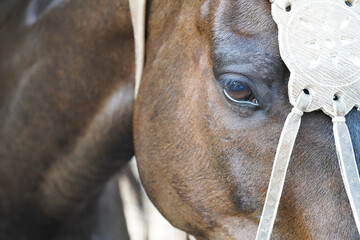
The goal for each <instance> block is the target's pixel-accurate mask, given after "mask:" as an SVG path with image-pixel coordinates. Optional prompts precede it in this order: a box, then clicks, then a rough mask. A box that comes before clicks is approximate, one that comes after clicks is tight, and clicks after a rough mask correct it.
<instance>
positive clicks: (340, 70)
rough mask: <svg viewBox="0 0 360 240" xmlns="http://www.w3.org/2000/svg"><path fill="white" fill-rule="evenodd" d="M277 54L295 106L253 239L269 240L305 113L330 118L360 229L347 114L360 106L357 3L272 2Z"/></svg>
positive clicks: (339, 0)
mask: <svg viewBox="0 0 360 240" xmlns="http://www.w3.org/2000/svg"><path fill="white" fill-rule="evenodd" d="M271 13H272V16H273V18H274V20H275V22H276V23H277V26H278V30H279V48H280V55H281V57H282V59H283V61H284V62H285V64H286V66H287V67H288V69H289V70H290V80H289V85H288V86H289V89H288V92H289V98H290V102H291V104H292V105H293V106H294V108H293V109H292V111H291V113H289V115H288V117H287V119H286V121H285V124H284V128H283V130H282V132H281V136H280V140H279V144H278V148H277V151H276V155H275V160H274V165H273V169H272V173H271V177H270V182H269V187H268V190H267V194H266V199H265V204H264V208H263V212H262V215H261V219H260V224H259V227H258V231H257V234H256V240H264V239H270V236H271V232H272V229H273V226H274V222H275V218H276V213H277V209H278V206H279V202H280V198H281V192H282V189H283V186H284V181H285V176H286V171H287V168H288V165H289V161H290V156H291V153H292V150H293V147H294V143H295V139H296V135H297V133H298V130H299V127H300V121H301V116H302V115H303V112H312V111H314V110H318V109H321V110H322V111H323V112H324V113H326V114H327V115H329V116H330V117H331V118H332V122H333V131H334V137H335V144H336V151H337V154H338V160H339V164H340V170H341V175H342V178H343V182H344V185H345V190H346V193H347V195H348V198H349V202H350V206H351V209H352V212H353V216H354V219H355V222H356V226H357V229H358V231H359V232H360V180H359V172H358V168H357V165H356V161H355V154H354V150H353V146H352V142H351V138H350V134H349V130H348V128H347V126H346V123H345V115H346V114H347V113H348V112H349V111H350V110H351V109H352V108H354V107H358V108H359V106H360V80H359V79H360V42H359V41H360V4H359V3H356V2H355V0H354V1H352V2H345V1H344V0H274V1H273V2H272V6H271Z"/></svg>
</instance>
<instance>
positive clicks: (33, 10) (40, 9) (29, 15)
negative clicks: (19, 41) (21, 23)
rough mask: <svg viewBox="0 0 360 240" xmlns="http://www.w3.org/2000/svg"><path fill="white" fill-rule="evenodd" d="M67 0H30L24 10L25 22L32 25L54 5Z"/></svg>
mask: <svg viewBox="0 0 360 240" xmlns="http://www.w3.org/2000/svg"><path fill="white" fill-rule="evenodd" d="M64 2H68V0H31V1H30V2H29V5H28V7H27V9H26V12H25V24H26V25H33V24H34V23H36V22H37V20H39V19H40V18H41V17H42V16H44V15H45V14H46V13H47V12H49V11H50V10H51V9H53V8H54V7H57V6H59V5H60V4H63V3H64Z"/></svg>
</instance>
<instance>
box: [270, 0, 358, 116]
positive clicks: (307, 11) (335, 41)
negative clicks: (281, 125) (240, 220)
mask: <svg viewBox="0 0 360 240" xmlns="http://www.w3.org/2000/svg"><path fill="white" fill-rule="evenodd" d="M272 15H273V18H274V20H275V21H276V23H277V25H278V29H279V45H280V53H281V56H282V58H283V60H284V62H285V63H286V65H287V67H288V68H289V70H290V72H291V74H290V81H289V98H290V102H291V103H292V104H293V105H294V104H295V101H296V99H297V98H298V96H299V94H300V92H301V91H303V89H308V90H309V91H311V93H312V95H313V97H314V99H313V102H312V104H311V106H310V107H309V108H308V109H307V110H306V111H308V112H311V111H314V110H317V109H322V110H323V111H324V112H325V113H326V114H328V115H330V116H332V117H333V116H334V114H333V112H334V110H333V98H334V96H335V95H336V96H337V97H339V98H341V99H342V101H343V102H344V103H345V105H346V111H347V112H348V111H350V110H351V109H352V108H353V107H354V106H357V107H359V106H360V92H359V91H360V4H354V5H351V4H350V3H345V2H344V0H292V1H291V2H289V1H286V0H285V1H284V0H276V1H275V2H274V4H273V6H272Z"/></svg>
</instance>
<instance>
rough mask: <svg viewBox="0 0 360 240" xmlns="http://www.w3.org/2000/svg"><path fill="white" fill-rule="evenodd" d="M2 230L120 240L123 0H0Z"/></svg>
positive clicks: (127, 24) (128, 124)
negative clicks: (119, 175) (119, 188)
mask: <svg viewBox="0 0 360 240" xmlns="http://www.w3.org/2000/svg"><path fill="white" fill-rule="evenodd" d="M0 26H1V27H0V36H1V37H0V53H1V54H0V55H1V56H0V79H1V82H0V85H1V88H0V96H1V97H0V104H1V105H0V129H1V130H0V145H1V146H0V159H1V160H0V175H1V177H0V189H1V191H0V239H8V240H11V239H38V240H40V239H128V236H127V230H126V228H125V225H124V223H125V222H124V221H125V219H124V216H123V212H122V205H121V201H120V196H119V190H118V185H117V182H118V178H117V177H116V174H117V172H118V171H119V170H120V169H121V168H122V167H123V166H125V165H126V163H127V162H128V161H129V160H130V159H131V157H132V156H133V155H134V150H133V140H132V113H133V103H134V93H133V91H134V90H133V89H134V80H133V78H134V73H133V72H134V66H135V64H134V43H133V42H134V41H133V32H132V26H131V19H130V11H129V6H128V2H127V1H125V0H122V1H112V0H111V1H82V0H81V1H77V0H75V1H66V0H64V1H62V0H27V1H12V0H9V1H1V2H0Z"/></svg>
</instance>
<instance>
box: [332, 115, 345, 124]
mask: <svg viewBox="0 0 360 240" xmlns="http://www.w3.org/2000/svg"><path fill="white" fill-rule="evenodd" d="M332 122H333V123H341V122H346V119H345V117H344V116H336V117H333V118H332Z"/></svg>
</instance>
